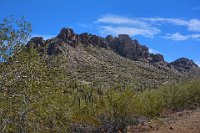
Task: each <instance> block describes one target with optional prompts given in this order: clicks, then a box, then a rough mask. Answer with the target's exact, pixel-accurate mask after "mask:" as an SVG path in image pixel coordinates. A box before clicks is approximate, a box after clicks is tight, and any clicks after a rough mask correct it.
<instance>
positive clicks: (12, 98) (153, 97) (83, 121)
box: [0, 19, 200, 132]
mask: <svg viewBox="0 0 200 133" xmlns="http://www.w3.org/2000/svg"><path fill="white" fill-rule="evenodd" d="M4 22H5V23H3V24H1V27H0V35H1V42H0V48H1V58H2V61H1V63H0V132H117V131H126V128H127V126H129V125H136V124H139V123H141V120H142V119H152V118H155V117H161V114H162V113H163V112H164V111H165V110H172V111H176V110H180V109H185V108H195V107H198V106H199V104H200V80H199V79H193V80H189V81H187V82H180V83H174V84H169V85H164V86H162V87H159V88H157V89H148V90H147V89H146V90H145V89H144V90H142V91H137V90H135V89H134V87H133V86H132V85H131V86H129V85H128V84H120V83H119V82H116V83H115V84H114V85H113V86H111V87H101V86H95V85H94V84H93V83H84V82H81V81H79V80H78V79H77V77H76V76H77V75H76V76H74V74H72V72H71V71H69V70H68V69H67V64H68V63H69V62H68V60H67V59H66V58H67V57H66V56H64V55H52V56H42V55H41V54H40V53H39V52H38V50H37V49H36V48H35V47H33V46H34V45H33V46H30V47H27V46H26V45H25V44H26V43H25V41H26V39H28V34H29V32H30V31H31V30H30V25H29V24H27V22H25V21H17V23H15V21H12V22H14V23H15V24H19V25H18V26H19V29H18V32H14V31H16V30H13V29H12V28H11V27H10V26H11V25H10V23H11V21H7V20H6V19H5V20H4ZM20 27H22V28H21V29H20ZM24 30H26V32H23V31H24ZM19 34H20V35H21V36H17V35H19ZM16 38H17V39H18V40H20V41H16V40H15V39H16ZM22 39H24V40H22ZM97 82H98V81H97Z"/></svg>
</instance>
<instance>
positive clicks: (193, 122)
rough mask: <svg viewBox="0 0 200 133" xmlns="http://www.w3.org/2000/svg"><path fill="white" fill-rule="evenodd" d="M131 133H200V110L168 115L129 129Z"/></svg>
mask: <svg viewBox="0 0 200 133" xmlns="http://www.w3.org/2000/svg"><path fill="white" fill-rule="evenodd" d="M128 132H129V133H138V132H139V133H200V108H199V109H196V110H190V111H186V110H185V111H182V112H178V113H172V114H168V116H167V117H166V118H162V119H159V120H158V119H157V120H154V121H151V122H148V123H147V124H145V125H140V126H137V127H129V129H128Z"/></svg>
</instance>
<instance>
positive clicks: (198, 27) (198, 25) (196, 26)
mask: <svg viewBox="0 0 200 133" xmlns="http://www.w3.org/2000/svg"><path fill="white" fill-rule="evenodd" d="M188 30H190V31H197V32H200V20H198V19H191V20H190V21H189V24H188Z"/></svg>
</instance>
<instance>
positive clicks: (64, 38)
mask: <svg viewBox="0 0 200 133" xmlns="http://www.w3.org/2000/svg"><path fill="white" fill-rule="evenodd" d="M30 45H33V46H34V47H36V48H37V49H38V51H39V52H41V53H43V54H46V55H48V56H55V55H58V54H62V55H63V57H64V56H66V57H67V58H66V59H67V61H68V68H69V70H70V71H71V74H72V76H73V77H76V78H77V79H78V80H79V81H81V82H84V83H88V84H93V85H95V86H99V87H102V86H106V87H109V86H112V85H113V84H115V83H118V84H121V85H129V86H133V87H134V88H135V89H136V90H143V89H147V88H156V87H158V86H159V85H162V84H166V83H171V82H177V81H179V80H183V79H186V78H189V77H194V76H199V75H200V73H199V72H200V70H199V68H198V66H197V65H196V64H195V63H194V62H193V61H191V60H189V59H185V60H181V59H180V60H178V61H175V62H172V63H167V62H166V61H165V60H164V57H163V56H162V55H160V54H152V53H149V50H148V48H147V47H146V46H143V45H141V44H139V42H138V41H137V40H132V39H131V38H130V37H129V36H128V35H119V36H118V37H112V36H110V35H109V36H107V37H106V38H102V37H98V36H96V35H91V34H88V33H83V34H80V35H78V34H75V33H74V31H73V30H72V29H68V28H66V29H65V28H63V29H62V30H61V32H60V33H59V34H58V36H57V37H55V38H51V39H48V40H46V41H45V40H43V38H41V37H35V38H32V39H31V40H30V42H29V43H28V45H27V46H30ZM188 62H189V63H188ZM185 64H187V67H184V65H185ZM180 68H181V69H180ZM188 68H189V69H188ZM180 70H181V71H180ZM194 74H196V75H194Z"/></svg>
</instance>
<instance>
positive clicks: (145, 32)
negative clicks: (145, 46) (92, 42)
mask: <svg viewBox="0 0 200 133" xmlns="http://www.w3.org/2000/svg"><path fill="white" fill-rule="evenodd" d="M96 22H97V23H99V24H100V32H101V34H103V35H105V34H106V35H107V34H111V35H118V34H128V35H130V36H135V35H142V36H145V37H154V35H156V34H159V33H160V29H158V28H157V27H154V26H152V25H151V24H148V23H146V22H144V21H141V20H137V19H131V18H125V17H121V16H116V15H106V16H103V17H101V18H99V19H98V20H97V21H96Z"/></svg>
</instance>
